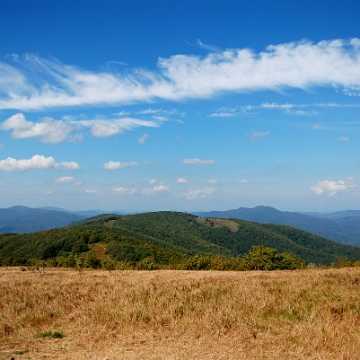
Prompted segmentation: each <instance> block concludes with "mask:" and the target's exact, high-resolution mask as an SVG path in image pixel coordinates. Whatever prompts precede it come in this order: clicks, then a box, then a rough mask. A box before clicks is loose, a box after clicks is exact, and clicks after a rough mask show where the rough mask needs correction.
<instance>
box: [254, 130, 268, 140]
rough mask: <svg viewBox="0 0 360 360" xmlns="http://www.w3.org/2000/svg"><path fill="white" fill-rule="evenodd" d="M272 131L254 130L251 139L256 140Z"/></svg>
mask: <svg viewBox="0 0 360 360" xmlns="http://www.w3.org/2000/svg"><path fill="white" fill-rule="evenodd" d="M269 135H270V131H252V132H251V140H253V141H256V140H259V139H261V138H262V137H264V136H269Z"/></svg>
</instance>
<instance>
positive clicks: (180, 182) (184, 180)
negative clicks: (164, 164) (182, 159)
mask: <svg viewBox="0 0 360 360" xmlns="http://www.w3.org/2000/svg"><path fill="white" fill-rule="evenodd" d="M176 182H177V183H178V184H186V183H187V180H186V179H183V178H178V179H177V180H176Z"/></svg>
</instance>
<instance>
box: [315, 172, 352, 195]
mask: <svg viewBox="0 0 360 360" xmlns="http://www.w3.org/2000/svg"><path fill="white" fill-rule="evenodd" d="M356 186H357V184H356V183H355V179H354V178H352V177H350V178H347V179H346V180H339V181H330V180H324V181H319V182H318V183H317V184H316V185H315V186H312V187H311V188H310V189H311V190H312V191H314V192H315V194H317V195H322V194H324V193H328V194H329V196H333V195H335V194H336V193H337V192H339V191H347V190H350V189H353V188H355V187H356Z"/></svg>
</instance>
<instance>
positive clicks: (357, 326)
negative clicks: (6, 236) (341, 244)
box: [0, 268, 360, 360]
mask: <svg viewBox="0 0 360 360" xmlns="http://www.w3.org/2000/svg"><path fill="white" fill-rule="evenodd" d="M0 314H1V318H0V359H1V360H3V359H4V360H10V359H12V358H13V359H16V360H18V359H60V360H62V359H94V360H95V359H101V360H105V359H108V360H115V359H170V360H171V359H326V360H328V359H360V268H348V269H329V270H301V271H292V272H291V271H277V272H255V271H254V272H215V271H209V272H190V271H152V272H147V271H113V272H106V271H103V270H99V271H83V272H81V273H78V272H76V271H74V270H65V269H54V270H47V271H46V272H45V274H42V273H40V272H34V271H29V270H27V271H21V270H20V269H14V268H8V269H5V268H1V269H0ZM49 331H52V332H54V331H59V332H61V333H63V334H64V335H65V336H64V337H63V338H58V339H56V338H51V337H46V338H43V337H40V336H38V335H39V334H40V333H44V332H49Z"/></svg>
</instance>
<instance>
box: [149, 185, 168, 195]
mask: <svg viewBox="0 0 360 360" xmlns="http://www.w3.org/2000/svg"><path fill="white" fill-rule="evenodd" d="M169 191H170V188H169V187H168V186H165V185H164V184H163V183H159V184H157V185H154V186H153V187H151V188H147V189H143V191H142V192H143V194H144V195H147V196H155V195H158V194H164V193H168V192H169Z"/></svg>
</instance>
